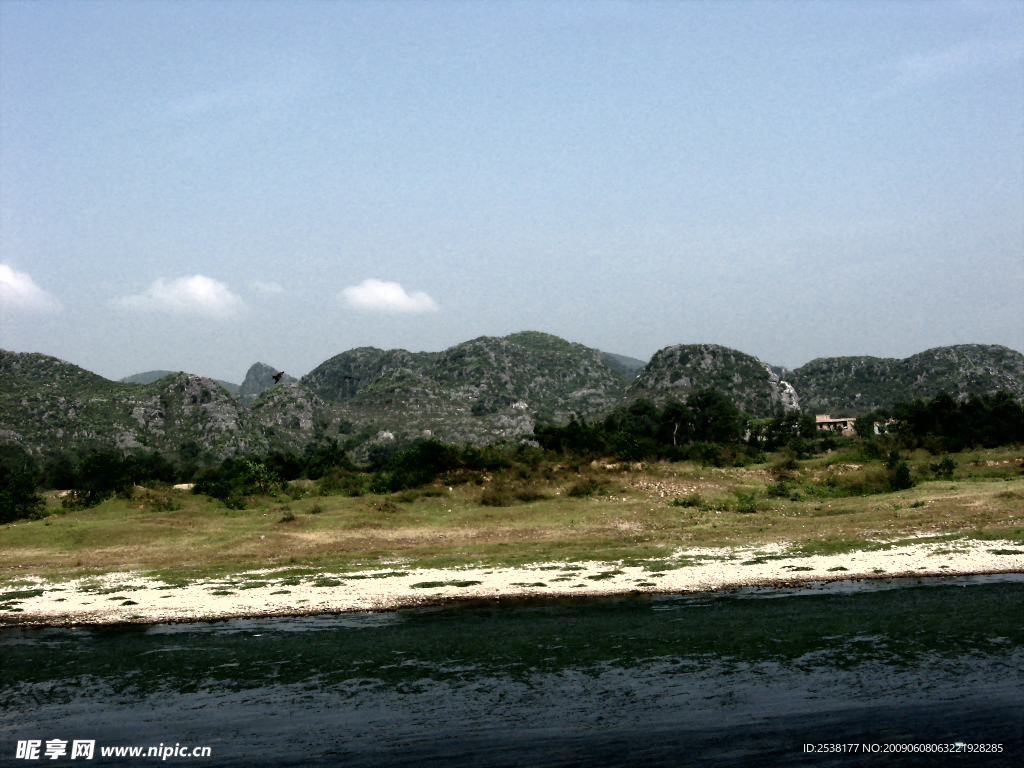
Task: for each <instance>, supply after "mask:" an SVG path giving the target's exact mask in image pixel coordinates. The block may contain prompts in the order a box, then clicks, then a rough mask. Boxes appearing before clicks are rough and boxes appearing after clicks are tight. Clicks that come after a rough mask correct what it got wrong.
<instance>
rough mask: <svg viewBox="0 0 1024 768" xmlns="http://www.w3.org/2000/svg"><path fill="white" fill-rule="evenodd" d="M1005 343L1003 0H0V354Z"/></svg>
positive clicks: (166, 355) (1007, 157) (1009, 292)
mask: <svg viewBox="0 0 1024 768" xmlns="http://www.w3.org/2000/svg"><path fill="white" fill-rule="evenodd" d="M521 330H538V331H544V332H547V333H552V334H555V335H558V336H561V337H563V338H566V339H568V340H570V341H575V342H580V343H583V344H586V345H588V346H592V347H597V348H599V349H602V350H605V351H609V352H615V353H619V354H624V355H629V356H632V357H637V358H641V359H644V360H646V359H648V358H649V357H650V356H651V355H652V354H653V353H654V352H656V351H657V350H658V349H661V348H663V347H665V346H668V345H671V344H692V343H713V344H721V345H724V346H728V347H733V348H736V349H739V350H742V351H744V352H747V353H749V354H752V355H756V356H757V357H759V358H761V359H762V360H765V361H766V362H769V363H771V364H773V365H785V366H788V367H791V368H792V367H797V366H799V365H801V364H803V363H805V362H808V361H809V360H811V359H813V358H816V357H831V356H841V355H876V356H882V357H907V356H909V355H912V354H914V353H917V352H920V351H923V350H925V349H929V348H932V347H936V346H944V345H949V344H962V343H983V344H1002V345H1005V346H1008V347H1011V348H1013V349H1016V350H1019V351H1024V3H1020V2H1016V1H1014V2H949V3H944V2H928V3H923V2H916V1H915V2H908V3H900V2H888V1H887V2H877V3H872V2H866V1H865V0H856V2H832V1H830V2H821V3H816V2H811V1H801V2H760V3H759V2H664V1H663V2H628V3H620V2H600V1H596V0H595V1H593V2H579V3H577V2H568V1H565V2H477V1H474V2H425V1H421V2H412V1H409V2H356V1H351V2H327V1H324V2H308V3H304V2H297V1H295V0H289V1H288V2H258V1H255V0H247V1H246V2H217V1H216V0H207V1H206V2H202V3H199V2H175V1H174V0H163V1H162V2H146V1H145V0H132V1H131V2H103V1H102V0H94V1H93V2H87V3H86V2H46V1H45V0H41V1H40V0H33V1H32V2H19V1H18V0H2V2H0V347H2V348H4V349H8V350H14V351H31V352H43V353H45V354H49V355H54V356H57V357H60V358H62V359H65V360H69V361H71V362H74V363H76V364H78V365H81V366H82V367H84V368H87V369H89V370H91V371H95V372H96V373H99V374H101V375H103V376H106V377H108V378H115V379H116V378H120V377H122V376H127V375H130V374H133V373H137V372H141V371H146V370H151V369H166V370H185V371H188V372H192V373H199V374H202V375H206V376H212V377H215V378H219V379H223V380H227V381H233V382H240V381H241V380H242V378H243V377H244V376H245V372H246V370H247V369H248V367H249V366H250V365H251V364H252V363H254V362H256V361H262V362H264V363H267V364H269V365H271V366H274V367H277V368H278V369H283V370H285V371H287V372H288V373H290V374H292V375H294V376H300V375H302V374H304V373H306V372H307V371H309V370H311V369H312V368H314V367H315V366H316V365H318V364H319V363H320V362H322V361H324V360H326V359H327V358H329V357H331V356H333V355H335V354H338V353H339V352H342V351H345V350H347V349H351V348H353V347H359V346H376V347H381V348H385V349H388V348H395V347H401V348H405V349H410V350H441V349H445V348H447V347H449V346H451V345H454V344H457V343H459V342H462V341H466V340H469V339H472V338H476V337H478V336H484V335H488V336H503V335H507V334H509V333H515V332H517V331H521Z"/></svg>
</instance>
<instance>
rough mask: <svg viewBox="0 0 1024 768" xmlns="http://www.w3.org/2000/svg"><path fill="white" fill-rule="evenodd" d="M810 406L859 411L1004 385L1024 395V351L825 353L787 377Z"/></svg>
mask: <svg viewBox="0 0 1024 768" xmlns="http://www.w3.org/2000/svg"><path fill="white" fill-rule="evenodd" d="M786 380H787V381H789V382H790V383H791V384H792V385H793V387H794V388H795V389H796V391H797V392H799V393H800V402H801V404H802V406H803V408H804V409H806V410H810V411H814V412H817V413H832V414H833V415H837V414H843V415H847V414H848V415H855V414H858V413H865V412H867V411H872V410H875V409H876V408H890V407H892V405H893V404H894V403H896V402H899V401H900V400H912V399H914V398H915V397H922V398H928V397H934V396H935V395H937V394H938V393H939V392H943V391H945V392H948V393H949V394H950V395H952V396H953V397H956V398H958V399H964V398H966V397H967V396H968V394H970V393H972V392H973V393H975V394H979V395H981V394H993V393H995V392H998V391H1000V390H1005V391H1007V392H1010V393H1012V394H1013V395H1014V396H1015V397H1017V398H1024V355H1022V354H1021V353H1020V352H1017V351H1015V350H1012V349H1009V348H1007V347H1002V346H999V345H996V344H958V345H956V346H952V347H936V348H935V349H929V350H927V351H925V352H920V353H918V354H916V355H912V356H911V357H908V358H905V359H902V360H900V359H896V358H884V357H822V358H818V359H816V360H812V361H811V362H809V363H807V364H806V365H802V366H800V367H799V368H797V369H795V370H793V371H791V372H789V373H788V375H787V376H786Z"/></svg>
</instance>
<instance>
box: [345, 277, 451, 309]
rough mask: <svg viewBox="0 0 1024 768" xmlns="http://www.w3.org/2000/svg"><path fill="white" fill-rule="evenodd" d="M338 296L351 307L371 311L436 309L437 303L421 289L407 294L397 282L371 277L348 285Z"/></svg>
mask: <svg viewBox="0 0 1024 768" xmlns="http://www.w3.org/2000/svg"><path fill="white" fill-rule="evenodd" d="M338 298H339V299H341V300H342V301H344V302H346V303H347V304H348V305H349V306H350V307H352V308H353V309H364V310H370V311H373V312H406V313H412V312H436V311H437V303H436V302H435V301H434V300H433V299H432V298H430V297H429V296H428V295H427V294H425V293H423V292H422V291H418V292H416V293H414V294H412V295H409V294H408V293H406V292H405V288H403V287H402V286H401V285H399V284H398V283H386V282H384V281H383V280H374V279H372V278H371V279H369V280H363V282H361V283H360V284H359V285H350V286H349V287H348V288H345V289H344V290H343V291H342V292H341V293H339V294H338Z"/></svg>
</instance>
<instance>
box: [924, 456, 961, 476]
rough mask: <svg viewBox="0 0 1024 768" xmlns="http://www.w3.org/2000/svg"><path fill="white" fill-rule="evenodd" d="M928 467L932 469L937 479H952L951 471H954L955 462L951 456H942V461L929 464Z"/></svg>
mask: <svg viewBox="0 0 1024 768" xmlns="http://www.w3.org/2000/svg"><path fill="white" fill-rule="evenodd" d="M928 469H930V470H931V471H932V473H933V474H934V475H935V478H936V479H937V480H952V479H953V473H954V472H956V462H955V461H953V459H952V457H950V456H944V457H943V459H942V461H940V462H938V463H937V464H930V465H929V466H928Z"/></svg>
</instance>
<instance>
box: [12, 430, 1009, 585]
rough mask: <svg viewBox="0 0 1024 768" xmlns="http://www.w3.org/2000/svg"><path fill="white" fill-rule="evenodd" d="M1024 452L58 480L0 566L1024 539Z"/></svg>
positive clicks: (236, 563)
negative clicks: (378, 479) (189, 480)
mask: <svg viewBox="0 0 1024 768" xmlns="http://www.w3.org/2000/svg"><path fill="white" fill-rule="evenodd" d="M1022 452H1024V449H1022V448H1021V447H1016V448H1007V449H999V450H990V451H980V452H979V451H974V452H971V453H969V454H968V453H964V454H956V455H954V456H953V458H954V460H955V461H956V463H957V467H956V470H955V472H954V474H953V477H952V479H945V480H935V479H926V478H928V477H932V476H933V473H931V472H930V471H929V464H930V462H935V461H937V459H936V457H932V456H930V455H928V454H927V453H925V452H924V451H921V452H919V453H917V454H912V455H909V456H906V457H905V458H907V459H909V461H910V464H911V466H912V467H913V469H914V472H915V478H916V479H917V485H916V486H915V487H913V488H911V489H909V490H905V491H899V492H887V493H875V494H871V495H849V492H850V489H851V488H857V487H861V486H863V485H864V484H865V483H867V484H870V482H871V481H872V479H874V480H877V479H878V478H879V477H881V476H883V475H884V472H885V467H884V466H883V464H882V463H881V462H877V461H876V462H868V463H865V462H863V461H855V460H853V459H851V458H850V456H851V455H852V454H844V453H842V452H840V453H833V454H831V455H829V456H824V457H819V458H815V459H812V460H809V461H803V462H793V461H792V460H791V459H790V460H788V461H787V460H786V459H785V457H782V456H777V457H773V460H772V461H771V462H769V463H766V464H763V465H757V466H748V467H739V468H726V469H715V468H712V467H700V466H698V465H694V464H690V463H680V464H669V463H659V464H651V465H632V466H630V465H622V464H616V463H613V462H611V461H597V462H593V463H590V464H583V465H582V466H576V467H572V466H569V465H558V464H545V465H544V467H542V468H540V469H539V470H538V471H535V472H532V473H529V472H523V471H519V472H518V473H517V472H516V471H513V470H509V471H505V472H502V473H495V474H493V475H491V476H482V477H481V476H478V477H476V478H475V480H476V481H479V483H478V482H466V483H461V484H455V485H452V486H442V485H440V484H435V485H433V486H428V487H427V488H424V489H420V490H418V491H406V492H403V493H398V494H394V495H392V496H377V495H371V494H367V495H362V496H356V497H352V496H346V495H327V496H324V495H320V488H319V486H318V485H317V484H314V483H312V482H310V481H296V482H295V483H293V484H291V485H290V486H289V487H287V488H285V489H282V492H281V493H279V494H277V495H272V496H263V497H249V498H248V499H247V502H248V507H247V508H246V509H241V510H236V509H228V508H227V507H225V505H224V504H223V503H222V502H220V501H216V500H212V499H209V498H207V497H205V496H197V495H194V494H192V493H191V492H188V491H181V490H173V489H170V488H167V487H154V488H146V489H142V488H136V489H135V490H134V492H133V494H132V497H131V498H117V499H111V500H109V501H107V502H105V503H103V504H101V505H100V506H98V507H94V508H91V509H85V510H77V511H67V510H64V509H63V508H62V507H61V504H60V500H59V498H57V496H58V494H57V493H56V492H51V493H50V494H48V498H47V505H48V511H49V512H51V513H52V514H50V515H49V516H47V517H46V518H44V519H40V520H33V521H20V522H18V523H14V524H9V525H5V526H2V527H0V583H6V584H10V583H14V582H17V580H18V579H21V578H24V577H26V576H45V577H47V578H49V579H62V578H70V577H73V576H75V577H77V576H82V575H86V574H100V573H105V572H110V571H125V570H141V571H144V572H148V573H152V574H154V575H159V576H160V577H161V578H163V579H165V580H168V581H172V582H173V581H181V580H189V579H194V578H203V577H212V576H220V575H224V574H230V573H236V572H240V571H248V570H252V569H258V568H268V567H286V568H291V569H296V571H300V570H301V571H305V572H309V573H315V572H318V571H331V572H342V571H346V570H356V569H362V568H367V567H380V566H381V565H397V564H401V567H403V568H413V567H447V566H457V565H469V564H482V565H523V564H528V563H535V562H542V561H543V562H549V561H570V560H572V561H585V560H600V561H604V562H612V561H625V562H639V561H651V560H654V559H657V558H662V557H666V556H668V555H670V554H671V553H672V552H674V551H676V550H678V549H680V548H695V547H726V546H741V545H751V544H780V543H784V544H786V545H787V546H788V547H789V548H790V549H791V550H793V551H799V552H804V553H808V554H812V553H821V554H828V553H835V552H842V551H849V550H852V549H858V548H861V549H862V548H872V547H878V546H880V545H881V544H880V542H886V541H888V542H893V541H907V540H912V539H914V538H916V537H922V536H928V537H930V538H931V540H933V541H934V537H935V536H945V537H948V538H949V539H951V540H952V539H956V538H961V537H967V536H969V537H972V538H981V539H1004V540H1011V541H1015V542H1019V543H1024V470H1022ZM570 493H574V494H579V493H586V494H587V495H582V496H580V495H570ZM517 497H518V498H517ZM520 498H521V499H530V500H529V501H521V500H519V499H520ZM485 499H486V500H489V501H490V502H491V503H492V504H499V506H493V505H484V504H483V503H482V500H485ZM500 504H510V505H509V506H501V505H500Z"/></svg>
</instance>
